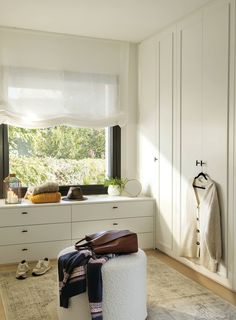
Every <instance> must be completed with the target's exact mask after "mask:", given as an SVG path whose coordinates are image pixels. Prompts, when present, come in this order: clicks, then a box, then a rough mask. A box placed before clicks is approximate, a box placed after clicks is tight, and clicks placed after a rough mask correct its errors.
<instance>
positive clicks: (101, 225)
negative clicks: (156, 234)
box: [72, 217, 153, 239]
mask: <svg viewBox="0 0 236 320" xmlns="http://www.w3.org/2000/svg"><path fill="white" fill-rule="evenodd" d="M125 229H128V230H131V231H133V232H136V233H144V232H153V218H152V217H144V218H143V217H140V218H130V219H114V220H100V221H82V222H74V223H72V239H81V238H83V237H84V236H85V235H88V234H91V233H95V232H98V231H103V230H125Z"/></svg>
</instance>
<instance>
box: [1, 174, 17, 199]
mask: <svg viewBox="0 0 236 320" xmlns="http://www.w3.org/2000/svg"><path fill="white" fill-rule="evenodd" d="M3 182H4V198H5V203H6V204H17V203H21V182H20V180H19V179H18V178H17V177H16V175H15V173H11V174H10V175H9V176H8V177H6V178H5V179H4V181H3Z"/></svg>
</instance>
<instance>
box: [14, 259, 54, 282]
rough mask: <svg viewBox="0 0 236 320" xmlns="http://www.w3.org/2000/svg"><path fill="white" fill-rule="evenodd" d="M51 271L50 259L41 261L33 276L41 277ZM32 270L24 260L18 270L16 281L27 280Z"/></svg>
mask: <svg viewBox="0 0 236 320" xmlns="http://www.w3.org/2000/svg"><path fill="white" fill-rule="evenodd" d="M50 269H51V265H50V261H49V260H48V258H44V259H43V260H39V261H38V263H37V264H36V266H35V268H34V269H33V270H32V275H33V276H41V275H43V274H44V273H46V272H47V271H48V270H50ZM29 270H30V267H29V265H28V263H27V261H26V260H22V261H21V262H20V263H19V264H18V267H17V270H16V279H19V280H23V279H26V278H27V274H28V272H29Z"/></svg>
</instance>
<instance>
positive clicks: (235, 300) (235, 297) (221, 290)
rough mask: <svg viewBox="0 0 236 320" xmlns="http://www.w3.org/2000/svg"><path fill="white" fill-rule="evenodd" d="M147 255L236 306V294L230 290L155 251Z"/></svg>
mask: <svg viewBox="0 0 236 320" xmlns="http://www.w3.org/2000/svg"><path fill="white" fill-rule="evenodd" d="M149 254H153V255H157V256H158V258H159V259H160V260H161V261H163V262H164V263H166V264H167V265H168V266H170V267H172V268H173V269H175V270H177V271H178V272H180V273H182V274H184V275H185V276H186V277H188V278H190V279H192V280H193V281H195V282H197V283H199V284H201V285H202V286H203V287H206V288H207V289H209V290H211V291H212V292H214V293H215V294H216V295H218V296H220V297H221V298H223V299H224V300H226V301H228V302H230V303H232V304H233V305H235V306H236V293H235V292H232V291H231V290H229V289H227V288H225V287H223V286H222V285H220V284H218V283H217V282H215V281H213V280H211V279H209V278H207V277H205V276H203V275H201V274H200V273H198V272H196V271H194V270H192V269H191V268H189V267H187V266H185V265H184V264H182V263H180V262H178V261H177V260H175V259H173V258H171V257H169V256H167V255H166V254H164V253H162V252H160V251H157V250H150V251H149Z"/></svg>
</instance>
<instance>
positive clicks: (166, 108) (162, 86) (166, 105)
mask: <svg viewBox="0 0 236 320" xmlns="http://www.w3.org/2000/svg"><path fill="white" fill-rule="evenodd" d="M158 53H159V59H158V60H159V64H158V69H159V152H160V154H159V166H160V167H159V170H160V174H159V204H158V207H159V219H158V221H157V227H158V232H157V236H158V243H159V244H161V245H162V246H164V247H167V248H168V249H172V246H173V204H172V203H173V192H172V191H173V101H174V90H173V83H174V79H173V76H174V69H173V68H174V66H173V59H174V56H173V55H174V33H173V32H168V33H167V34H164V35H163V36H162V37H161V39H160V40H159V41H158Z"/></svg>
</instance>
